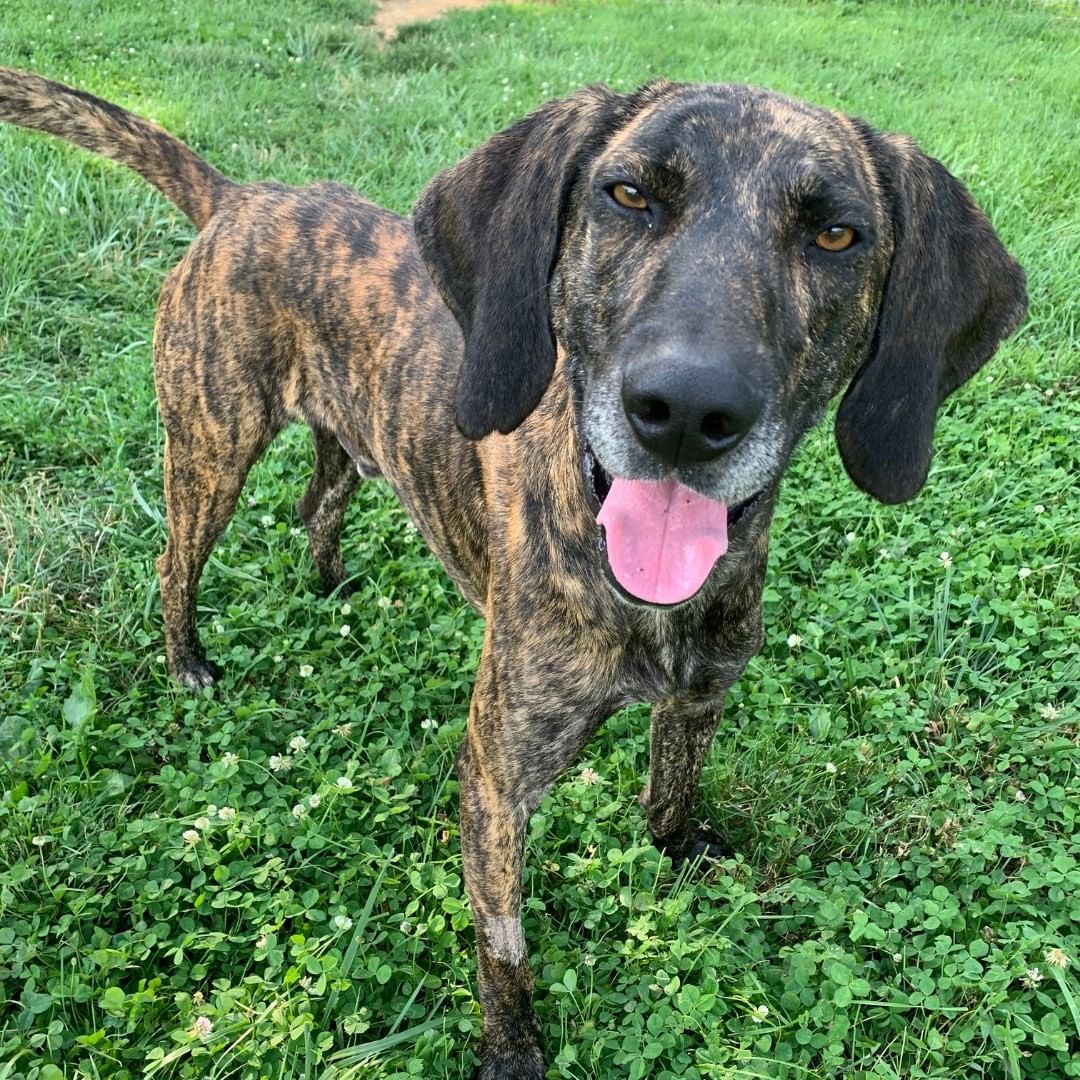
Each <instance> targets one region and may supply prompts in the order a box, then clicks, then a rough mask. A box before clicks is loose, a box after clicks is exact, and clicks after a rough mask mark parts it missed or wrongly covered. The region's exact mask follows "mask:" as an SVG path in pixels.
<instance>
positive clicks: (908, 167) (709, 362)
mask: <svg viewBox="0 0 1080 1080" xmlns="http://www.w3.org/2000/svg"><path fill="white" fill-rule="evenodd" d="M415 229H416V235H417V238H418V241H419V244H420V249H421V252H422V254H423V257H424V259H425V261H426V262H427V265H428V268H429V270H430V271H431V274H432V277H433V279H434V281H435V283H436V285H437V286H438V288H439V290H440V292H441V293H442V294H443V296H444V298H445V299H446V302H447V304H448V305H449V307H450V309H451V310H452V311H453V313H454V315H455V316H456V318H457V319H458V321H459V322H460V324H461V326H462V330H463V332H464V338H465V356H464V361H463V366H462V372H461V380H460V385H459V387H458V424H459V426H460V428H461V430H462V432H463V433H464V434H466V435H467V436H469V437H471V438H481V437H483V436H484V435H486V434H488V433H489V432H492V431H496V430H497V431H501V432H509V431H511V430H513V429H514V428H515V427H516V426H517V425H518V424H520V423H521V421H522V420H523V419H524V418H525V417H526V416H527V415H528V414H529V412H530V411H531V410H532V409H533V408H535V406H536V405H537V403H538V402H539V400H540V398H541V396H542V395H543V392H544V390H545V388H546V386H547V385H548V382H549V380H550V378H551V374H552V371H553V369H554V363H555V351H556V341H557V342H558V343H559V344H560V345H561V346H562V347H563V348H564V350H565V351H566V355H567V361H568V371H569V373H570V376H571V378H572V379H573V381H574V386H575V395H576V399H577V400H578V401H579V402H580V410H581V412H580V426H581V435H582V439H583V443H584V444H585V447H586V453H587V455H588V462H589V472H590V474H591V479H592V482H593V486H594V489H595V492H596V494H597V496H598V498H599V499H600V500H601V501H602V502H603V508H602V510H601V515H600V521H601V522H602V523H604V524H605V528H606V530H607V533H608V548H609V557H610V559H611V564H612V569H613V571H614V573H615V576H616V578H617V579H618V580H619V581H620V582H621V583H622V584H623V585H624V586H625V587H626V588H628V589H629V591H630V592H631V593H633V594H634V595H635V596H637V597H639V598H641V599H645V600H646V601H649V602H654V603H663V602H676V601H678V600H680V599H685V598H686V597H687V596H689V595H692V594H693V592H695V591H696V590H697V588H698V587H700V585H701V582H702V581H703V580H704V577H705V576H707V574H708V570H709V568H711V566H712V563H713V561H715V558H716V557H717V556H718V554H722V551H723V548H724V547H725V546H726V526H727V520H728V510H727V507H735V508H738V507H741V506H744V505H746V504H747V502H748V501H749V500H753V499H754V497H755V496H756V495H757V493H759V492H761V491H762V490H764V489H767V488H769V487H770V486H771V485H773V484H774V483H775V482H776V480H777V478H778V477H779V475H780V473H781V471H782V470H783V468H784V466H785V464H786V463H787V460H788V458H789V457H790V455H791V452H792V450H793V449H794V447H795V445H796V443H797V442H798V440H799V438H800V437H801V436H802V435H803V434H804V433H805V432H806V431H807V430H808V429H809V428H810V427H811V426H812V425H813V424H814V423H816V422H817V421H818V420H819V419H820V418H821V416H822V414H823V412H824V411H825V409H826V407H827V404H828V402H829V399H830V398H831V397H832V396H833V395H834V394H835V393H837V392H838V391H839V390H840V389H841V387H843V386H844V385H845V384H846V385H847V387H848V388H847V392H846V394H845V396H844V400H843V403H842V404H841V406H840V409H839V412H838V415H837V420H836V437H837V441H838V443H839V446H840V452H841V456H842V458H843V461H844V464H845V466H846V468H847V470H848V473H849V474H850V476H851V477H852V479H853V480H854V481H855V483H856V484H858V486H859V487H861V488H862V489H864V490H865V491H867V492H869V493H870V494H871V495H873V496H875V497H876V498H878V499H880V500H881V501H882V502H886V503H895V502H902V501H904V500H906V499H910V498H911V497H912V496H914V495H915V494H916V493H917V492H918V491H919V489H920V488H921V487H922V485H923V483H924V481H925V479H926V474H927V470H928V468H929V464H930V456H931V442H932V438H933V431H934V422H935V418H936V413H937V409H938V407H939V406H940V404H941V402H942V401H943V400H944V399H945V398H946V397H947V396H948V395H949V394H950V393H952V391H953V390H955V389H956V388H957V387H958V386H960V385H961V384H962V383H963V382H965V381H966V380H967V379H969V378H970V377H971V376H972V375H973V374H974V373H975V372H976V371H977V370H978V369H979V367H980V366H981V365H982V364H983V363H984V362H985V361H986V360H987V359H988V358H989V357H990V356H991V355H992V354H993V352H994V350H995V349H996V347H997V345H998V343H999V341H1000V340H1001V339H1002V338H1003V337H1004V336H1005V335H1007V334H1008V333H1010V332H1011V331H1012V330H1013V329H1014V328H1015V327H1016V325H1017V323H1018V322H1019V321H1020V319H1021V317H1022V316H1023V313H1024V311H1025V309H1026V296H1025V289H1024V275H1023V271H1022V270H1021V269H1020V267H1019V266H1018V265H1017V263H1016V262H1014V261H1013V259H1012V258H1010V256H1009V255H1008V253H1007V252H1006V251H1005V250H1004V248H1003V247H1002V245H1001V243H1000V242H999V240H998V239H997V237H996V235H995V234H994V231H993V229H992V228H991V227H990V225H989V223H988V222H987V220H986V218H985V217H984V215H983V214H982V212H981V211H980V210H979V209H978V207H977V206H976V205H975V204H974V202H973V201H972V200H971V198H970V197H969V195H968V194H967V192H966V191H965V189H964V188H963V186H962V185H961V184H960V183H958V182H957V181H956V180H955V179H954V178H953V177H952V176H950V175H949V173H948V172H947V171H946V170H945V169H944V168H943V167H942V166H941V165H940V163H938V162H937V161H934V160H933V159H932V158H929V157H927V156H926V155H924V154H923V153H921V152H920V151H919V150H918V148H917V147H916V146H915V145H914V144H913V143H912V142H910V141H909V140H907V139H905V138H902V137H899V136H894V135H887V134H879V133H876V132H874V131H873V130H871V129H870V128H869V127H868V126H866V125H865V124H863V123H862V122H860V121H857V120H852V119H850V118H848V117H845V116H842V115H840V114H837V113H833V112H829V111H826V110H824V109H819V108H815V107H812V106H809V105H805V104H802V103H799V102H796V101H792V100H790V99H788V98H785V97H782V96H781V95H778V94H774V93H771V92H769V91H765V90H761V89H757V88H753V87H744V86H694V85H679V84H672V83H654V84H651V85H649V86H646V87H644V88H642V89H641V90H639V91H637V92H636V93H634V94H631V95H619V94H615V93H612V92H611V91H608V90H606V89H603V88H596V87H593V88H589V89H587V90H583V91H581V92H580V93H578V94H575V95H574V96H572V97H570V98H567V99H565V100H561V101H555V102H551V103H549V104H547V105H545V106H543V107H542V108H540V109H539V110H537V111H536V112H535V113H533V114H531V115H530V116H528V117H526V118H525V119H524V120H522V121H520V122H519V123H517V124H515V125H514V126H513V127H511V128H509V129H508V130H506V131H504V132H501V133H500V134H498V135H496V136H494V137H493V138H492V139H490V140H489V141H488V142H487V143H485V144H484V145H483V146H482V147H481V148H480V149H479V150H477V151H475V152H474V153H473V154H471V155H470V156H469V157H467V158H465V159H464V160H463V161H462V162H460V163H459V164H458V165H456V166H454V167H453V168H451V169H449V170H447V171H446V172H444V173H442V174H440V175H439V176H437V177H436V178H435V179H434V180H433V181H432V182H431V183H430V184H429V185H428V187H427V188H426V189H425V191H424V193H423V194H422V195H421V198H420V201H419V202H418V204H417V207H416V211H415ZM605 517H606V520H605ZM661 517H663V519H664V521H665V522H666V526H667V530H668V531H670V530H671V529H672V528H675V529H676V531H678V530H682V536H683V539H682V540H680V541H678V542H677V545H675V544H669V545H668V549H669V551H671V550H673V549H674V547H675V546H678V547H679V549H680V550H682V549H685V551H690V552H691V553H692V552H695V551H698V552H699V553H698V554H690V555H687V554H685V552H684V553H683V554H682V555H679V556H677V557H676V556H673V557H672V558H671V559H668V561H670V562H672V563H673V566H672V567H669V568H668V569H665V568H664V567H663V566H662V565H661V564H662V563H663V562H664V561H665V559H667V556H665V555H664V552H663V551H662V550H660V549H659V548H656V543H659V541H655V542H654V540H653V539H650V537H652V536H653V535H654V534H658V533H660V534H662V533H663V532H664V531H665V530H664V529H660V528H659V525H660V521H661ZM613 541H614V542H613ZM638 564H642V565H638ZM635 575H637V576H635ZM642 575H644V577H642ZM672 575H674V577H675V578H678V579H679V580H678V581H672V580H670V579H671V578H672ZM645 579H648V580H647V581H646V580H645ZM661 579H664V580H661Z"/></svg>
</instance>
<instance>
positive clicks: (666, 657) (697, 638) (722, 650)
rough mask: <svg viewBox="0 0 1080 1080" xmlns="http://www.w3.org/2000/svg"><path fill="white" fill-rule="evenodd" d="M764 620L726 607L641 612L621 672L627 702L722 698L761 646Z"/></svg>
mask: <svg viewBox="0 0 1080 1080" xmlns="http://www.w3.org/2000/svg"><path fill="white" fill-rule="evenodd" d="M759 628H760V616H759V615H758V617H757V618H753V617H751V618H750V619H748V618H747V614H746V613H745V612H743V611H740V612H738V613H734V612H730V611H726V610H725V609H724V608H723V607H722V606H721V605H716V606H710V607H707V608H704V609H694V610H690V611H672V612H663V611H659V612H658V611H641V612H635V618H634V619H633V620H632V623H631V625H630V626H628V633H627V637H626V639H625V643H624V646H623V649H622V657H621V663H620V665H619V671H618V676H617V678H618V682H619V684H620V687H619V688H620V690H621V691H624V692H625V696H626V699H627V700H632V701H661V700H664V699H666V698H673V697H679V698H686V699H706V698H718V697H722V696H723V694H724V693H725V692H726V690H727V688H728V687H729V686H730V685H731V684H732V683H733V682H734V681H735V680H736V679H737V678H738V677H739V675H740V674H741V673H742V670H743V668H744V667H745V666H746V664H747V662H748V661H749V659H750V658H751V657H752V656H753V655H754V653H755V652H757V649H758V647H759V641H760V630H759Z"/></svg>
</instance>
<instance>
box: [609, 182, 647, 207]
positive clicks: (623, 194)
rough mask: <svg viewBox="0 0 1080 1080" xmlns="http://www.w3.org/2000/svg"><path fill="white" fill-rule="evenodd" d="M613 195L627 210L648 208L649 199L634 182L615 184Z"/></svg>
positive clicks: (612, 189) (612, 187)
mask: <svg viewBox="0 0 1080 1080" xmlns="http://www.w3.org/2000/svg"><path fill="white" fill-rule="evenodd" d="M611 197H612V198H613V199H614V200H615V201H616V202H617V203H618V204H619V205H620V206H625V207H626V208H627V210H647V209H648V208H649V200H648V199H646V198H645V196H644V195H642V194H641V192H640V191H638V189H637V188H636V187H634V185H633V184H613V185H612V186H611Z"/></svg>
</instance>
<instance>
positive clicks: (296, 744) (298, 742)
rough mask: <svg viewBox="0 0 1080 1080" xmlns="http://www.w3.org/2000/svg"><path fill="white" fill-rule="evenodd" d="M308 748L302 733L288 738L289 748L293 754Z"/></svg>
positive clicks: (300, 752)
mask: <svg viewBox="0 0 1080 1080" xmlns="http://www.w3.org/2000/svg"><path fill="white" fill-rule="evenodd" d="M307 748H308V741H307V739H305V738H304V736H303V735H294V736H293V737H292V738H291V739H290V740H289V749H290V750H292V751H293V753H295V754H302V753H303V752H304V751H305V750H306V749H307Z"/></svg>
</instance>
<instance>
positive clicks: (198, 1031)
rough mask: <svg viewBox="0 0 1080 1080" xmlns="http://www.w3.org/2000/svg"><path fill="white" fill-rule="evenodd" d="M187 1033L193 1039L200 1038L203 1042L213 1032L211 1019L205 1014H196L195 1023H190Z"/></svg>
mask: <svg viewBox="0 0 1080 1080" xmlns="http://www.w3.org/2000/svg"><path fill="white" fill-rule="evenodd" d="M188 1034H189V1035H190V1036H191V1037H192V1038H193V1039H202V1040H203V1042H205V1041H206V1040H207V1039H209V1038H210V1036H211V1035H213V1034H214V1024H213V1021H212V1020H210V1018H209V1017H206V1016H196V1017H195V1023H194V1024H192V1025H191V1028H190V1030H189V1031H188Z"/></svg>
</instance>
